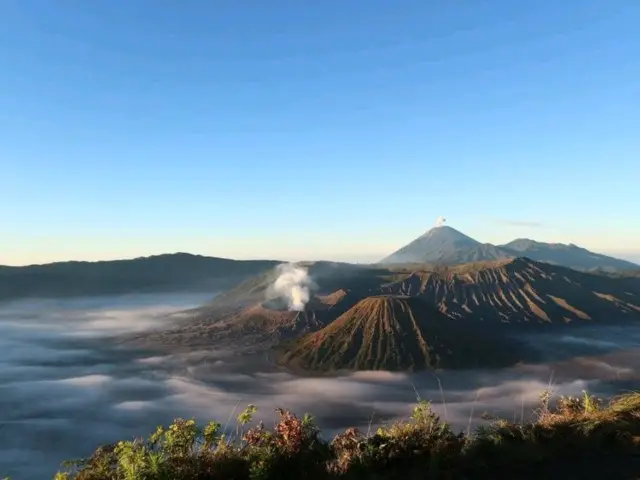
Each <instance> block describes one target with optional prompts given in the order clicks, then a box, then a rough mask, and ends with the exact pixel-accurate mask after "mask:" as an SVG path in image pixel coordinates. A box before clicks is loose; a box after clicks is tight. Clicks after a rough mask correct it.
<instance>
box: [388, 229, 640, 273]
mask: <svg viewBox="0 0 640 480" xmlns="http://www.w3.org/2000/svg"><path fill="white" fill-rule="evenodd" d="M521 256H526V257H529V258H531V259H533V260H536V261H540V262H546V263H553V264H557V265H561V266H566V267H569V268H575V269H578V270H596V269H601V270H605V271H610V272H616V271H629V270H636V269H640V265H637V264H635V263H633V262H630V261H627V260H622V259H618V258H615V257H611V256H608V255H603V254H599V253H595V252H591V251H589V250H587V249H585V248H582V247H579V246H577V245H574V244H562V243H545V242H538V241H535V240H531V239H527V238H518V239H515V240H512V241H511V242H508V243H505V244H502V245H493V244H490V243H481V242H479V241H478V240H475V239H474V238H471V237H470V236H468V235H466V234H464V233H462V232H460V231H459V230H456V229H455V228H452V227H450V226H448V225H438V226H435V227H433V228H431V229H430V230H428V231H427V232H425V233H423V234H422V235H420V236H419V237H417V238H415V239H414V240H412V241H410V242H409V243H407V244H406V245H404V246H403V247H400V248H399V249H397V250H396V251H394V252H393V253H391V254H390V255H388V256H386V257H385V258H383V259H382V260H380V261H379V262H378V264H380V265H392V264H403V263H431V264H442V265H458V264H464V263H469V262H474V261H486V260H499V259H503V258H516V257H521Z"/></svg>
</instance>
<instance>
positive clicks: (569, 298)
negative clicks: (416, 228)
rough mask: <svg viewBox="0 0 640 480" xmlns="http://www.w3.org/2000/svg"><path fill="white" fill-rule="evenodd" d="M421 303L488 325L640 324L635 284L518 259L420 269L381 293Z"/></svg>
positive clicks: (639, 281)
mask: <svg viewBox="0 0 640 480" xmlns="http://www.w3.org/2000/svg"><path fill="white" fill-rule="evenodd" d="M380 290H381V292H382V293H388V294H395V295H411V296H419V297H421V298H424V299H425V300H426V301H428V302H430V303H431V304H433V305H436V306H437V307H438V308H439V309H440V311H442V312H443V313H445V314H447V315H449V316H451V317H454V318H469V319H475V320H479V321H485V322H493V323H520V324H538V323H569V322H581V323H585V322H586V323H591V322H594V321H600V322H605V321H618V320H624V319H626V318H635V319H640V279H638V278H633V277H628V278H622V277H609V276H605V275H596V274H590V273H586V272H579V271H576V270H573V269H570V268H567V267H561V266H557V265H551V264H548V263H542V262H535V261H533V260H531V259H528V258H517V259H509V260H501V261H494V262H483V263H478V264H468V265H458V266H452V267H446V268H440V269H429V268H422V269H420V270H416V271H413V272H411V273H407V274H404V275H399V276H398V277H397V278H396V279H395V281H393V282H390V283H388V284H386V285H382V286H381V288H380Z"/></svg>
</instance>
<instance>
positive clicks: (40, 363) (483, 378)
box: [0, 277, 640, 480]
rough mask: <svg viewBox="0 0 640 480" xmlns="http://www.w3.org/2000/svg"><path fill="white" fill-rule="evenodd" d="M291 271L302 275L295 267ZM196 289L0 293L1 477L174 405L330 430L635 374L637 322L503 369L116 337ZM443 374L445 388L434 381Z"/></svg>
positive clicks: (609, 385) (508, 401)
mask: <svg viewBox="0 0 640 480" xmlns="http://www.w3.org/2000/svg"><path fill="white" fill-rule="evenodd" d="M296 278H297V277H296ZM208 300H210V297H207V296H202V295H184V294H180V295H166V294H164V295H132V296H121V297H109V298H107V297H103V298H89V299H79V300H55V301H54V300H30V301H19V302H12V303H4V304H0V478H2V477H3V476H5V475H8V476H11V477H12V478H16V479H25V480H30V479H34V480H35V479H44V478H51V477H52V476H53V473H54V472H55V471H56V470H57V469H58V467H59V464H60V462H61V461H63V460H65V459H70V458H77V457H82V456H87V455H89V454H90V453H91V452H92V451H93V450H94V449H95V448H96V447H97V446H99V445H101V444H105V443H111V442H114V441H116V440H118V439H123V438H133V437H136V436H144V435H147V434H148V433H150V432H151V431H152V430H153V429H154V428H155V426H157V425H158V424H167V423H168V422H170V421H171V420H172V419H173V418H175V417H192V416H195V417H196V418H198V419H201V420H202V421H203V422H204V421H207V420H210V419H216V420H218V421H220V422H222V423H223V424H226V423H227V422H229V427H228V428H229V429H232V428H235V421H234V419H235V417H236V416H237V415H238V413H240V411H241V410H242V409H243V408H244V406H246V405H247V404H249V403H252V404H255V405H256V406H257V407H258V409H259V412H258V415H257V417H258V418H257V420H260V419H262V420H265V422H266V423H267V424H269V423H270V422H272V421H273V420H275V413H274V409H275V408H276V407H285V408H289V409H291V410H293V411H294V412H297V413H299V414H303V413H305V412H310V413H312V414H314V415H315V416H316V419H317V421H318V422H319V424H320V425H321V427H323V429H324V431H325V432H326V433H327V434H328V435H332V434H334V433H336V432H338V431H339V430H341V429H344V428H346V427H349V426H358V427H359V428H361V429H362V430H364V431H366V430H367V429H369V428H375V426H376V425H378V424H379V423H381V422H385V421H392V420H393V419H396V418H401V417H406V416H407V415H409V414H410V412H411V406H412V404H413V403H414V402H415V400H416V396H417V395H419V396H420V397H421V398H424V399H429V400H432V401H433V403H434V408H435V409H436V411H437V412H438V413H439V414H440V415H441V416H442V417H443V418H446V419H447V420H448V421H449V422H451V423H453V424H454V425H455V426H456V428H458V429H465V430H466V429H468V428H473V426H475V424H476V423H477V422H478V421H480V420H479V419H480V416H481V415H482V414H483V413H484V412H489V413H493V414H499V415H503V416H506V417H508V418H515V419H517V420H521V419H524V420H526V419H527V418H529V416H530V414H531V410H532V408H533V406H535V404H536V402H537V400H538V396H539V394H540V393H541V391H542V390H544V389H546V388H548V386H549V384H552V385H553V388H554V390H555V391H557V392H558V393H563V394H579V393H580V392H581V391H582V390H585V389H587V390H590V391H594V392H597V393H602V394H607V393H610V392H614V391H615V392H617V391H619V390H620V389H624V388H629V389H631V388H633V387H634V386H635V387H636V388H637V387H638V385H639V384H638V380H639V378H640V373H639V372H640V355H639V354H638V353H639V352H640V350H639V349H640V328H638V327H631V326H629V327H628V328H622V329H621V328H606V329H604V328H600V329H592V330H581V331H580V334H579V335H578V334H577V333H576V334H575V335H573V336H566V335H565V336H551V335H549V336H546V337H545V336H538V337H536V338H532V339H531V341H532V342H535V343H536V345H538V346H539V348H540V349H542V350H544V351H545V352H546V353H547V355H548V357H549V359H550V361H549V362H547V363H545V364H540V365H523V366H519V367H516V368H511V369H504V370H500V371H488V370H477V371H467V372H439V373H437V375H436V374H433V373H430V372H422V373H417V374H405V373H391V372H360V373H355V374H351V375H346V376H341V377H337V378H336V377H334V378H303V377H296V376H292V375H290V374H288V373H283V372H280V371H277V370H276V369H275V368H274V367H273V366H272V365H270V364H269V363H268V361H267V359H266V358H265V357H264V356H256V357H255V358H253V357H251V358H249V357H238V356H237V355H234V352H233V346H229V347H230V349H229V350H228V351H222V350H208V351H202V350H199V351H191V352H188V353H184V352H182V353H172V352H163V353H159V352H157V351H145V350H141V349H136V350H126V349H123V348H122V347H120V346H119V343H118V342H117V341H116V340H117V338H118V336H119V335H121V334H127V333H139V332H143V331H145V330H150V329H158V328H167V327H170V326H172V325H175V324H176V323H178V322H183V321H185V316H184V315H181V314H179V313H177V312H181V311H183V310H184V309H186V308H191V307H194V306H197V305H200V304H202V303H204V302H206V301H208ZM441 387H442V388H441Z"/></svg>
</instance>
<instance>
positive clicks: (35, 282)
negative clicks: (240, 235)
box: [0, 253, 281, 300]
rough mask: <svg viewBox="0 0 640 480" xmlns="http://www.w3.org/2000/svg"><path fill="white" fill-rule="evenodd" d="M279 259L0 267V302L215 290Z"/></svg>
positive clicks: (169, 257) (176, 257)
mask: <svg viewBox="0 0 640 480" xmlns="http://www.w3.org/2000/svg"><path fill="white" fill-rule="evenodd" d="M279 263H281V262H279V261H275V260H232V259H227V258H219V257H206V256H203V255H193V254H188V253H174V254H162V255H153V256H149V257H138V258H133V259H125V260H101V261H95V262H88V261H66V262H54V263H48V264H34V265H27V266H21V267H16V266H0V300H10V299H20V298H30V297H40V298H51V297H54V298H55V297H77V296H92V295H117V294H125V293H161V292H165V291H176V292H177V291H190V292H194V291H198V292H203V293H204V292H214V291H216V290H223V289H226V288H229V287H231V286H233V285H235V284H237V283H239V282H240V281H242V280H245V279H246V278H250V277H253V276H254V275H256V274H258V273H261V272H263V271H266V270H269V269H270V268H273V267H274V266H275V265H277V264H279Z"/></svg>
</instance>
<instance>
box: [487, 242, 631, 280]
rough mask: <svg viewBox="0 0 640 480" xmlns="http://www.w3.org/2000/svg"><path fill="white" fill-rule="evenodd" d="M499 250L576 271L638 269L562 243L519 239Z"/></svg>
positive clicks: (614, 259)
mask: <svg viewBox="0 0 640 480" xmlns="http://www.w3.org/2000/svg"><path fill="white" fill-rule="evenodd" d="M499 248H502V249H505V250H507V251H509V252H512V253H513V255H514V256H524V257H529V258H531V259H533V260H537V261H539V262H548V263H554V264H557V265H563V266H566V267H570V268H574V269H576V270H596V269H597V270H604V271H612V272H615V271H627V270H636V269H638V268H640V266H639V265H636V264H635V263H632V262H628V261H626V260H620V259H618V258H614V257H610V256H607V255H602V254H599V253H594V252H591V251H589V250H587V249H586V248H581V247H578V246H577V245H573V244H569V245H565V244H563V243H544V242H536V241H535V240H530V239H528V238H519V239H517V240H513V241H512V242H509V243H505V244H504V245H500V246H499Z"/></svg>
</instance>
